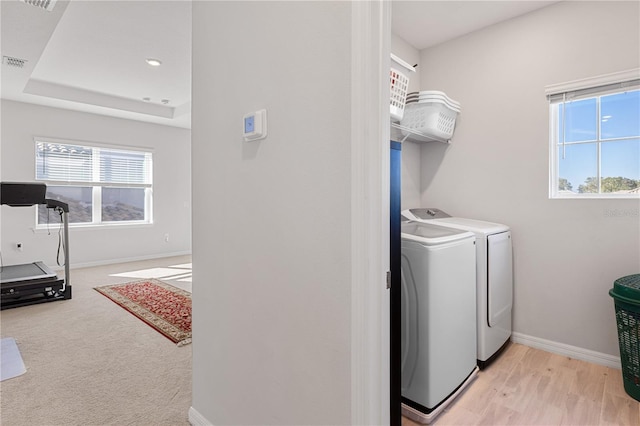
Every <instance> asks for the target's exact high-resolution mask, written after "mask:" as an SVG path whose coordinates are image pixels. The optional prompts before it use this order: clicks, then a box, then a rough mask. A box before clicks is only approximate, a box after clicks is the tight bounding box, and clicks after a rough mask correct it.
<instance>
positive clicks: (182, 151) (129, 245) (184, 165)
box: [1, 100, 191, 268]
mask: <svg viewBox="0 0 640 426" xmlns="http://www.w3.org/2000/svg"><path fill="white" fill-rule="evenodd" d="M1 118H2V153H1V154H2V167H1V171H2V175H1V176H2V181H14V182H33V181H34V180H35V179H34V177H35V144H34V137H35V136H40V137H49V138H55V139H62V140H69V141H80V142H89V143H91V142H96V143H101V144H114V145H120V146H122V145H124V146H129V147H138V146H139V147H145V148H152V149H153V162H154V164H153V173H154V176H153V177H154V182H153V183H154V188H153V205H154V211H153V215H154V223H153V225H143V226H140V225H138V226H120V227H103V228H99V227H91V228H87V229H79V228H73V227H72V228H70V235H69V243H70V244H69V248H70V254H69V257H70V261H71V262H70V263H71V267H72V268H73V267H75V266H78V265H90V264H100V263H110V262H116V261H126V260H130V259H131V260H133V259H140V258H148V257H161V256H168V255H172V254H178V253H183V254H184V253H188V252H190V251H191V174H190V172H191V166H190V161H191V158H190V157H191V140H190V138H191V132H190V131H189V130H185V129H180V128H175V127H168V126H161V125H157V124H149V123H143V122H138V121H132V120H125V119H119V118H113V117H106V116H100V115H95V114H86V113H81V112H76V111H69V110H64V109H58V108H50V107H44V106H37V105H31V104H26V103H21V102H14V101H7V100H2V117H1ZM34 226H35V207H27V208H15V207H8V206H2V228H1V229H2V257H3V261H4V264H5V265H11V264H16V263H27V262H33V261H36V260H42V261H44V262H45V263H46V264H48V265H50V266H55V264H56V248H57V243H58V237H57V229H58V228H57V227H53V226H52V230H51V235H48V233H47V232H46V231H36V232H35V233H34V232H33V228H34ZM165 234H169V242H168V243H167V242H165V241H164V235H165ZM17 242H21V243H23V248H24V249H23V251H22V252H18V251H17V250H16V249H15V244H16V243H17Z"/></svg>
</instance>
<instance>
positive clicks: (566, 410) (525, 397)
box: [402, 343, 640, 426]
mask: <svg viewBox="0 0 640 426" xmlns="http://www.w3.org/2000/svg"><path fill="white" fill-rule="evenodd" d="M431 424H432V425H436V426H443V425H492V426H493V425H518V426H519V425H541V426H542V425H544V426H547V425H579V426H587V425H589V426H590V425H616V426H627V425H628V426H637V425H640V403H638V402H637V401H636V400H634V399H633V398H631V397H630V396H629V395H627V393H626V392H625V390H624V388H623V385H622V375H621V372H620V370H617V369H613V368H608V367H603V366H601V365H596V364H591V363H588V362H584V361H579V360H576V359H572V358H568V357H566V356H561V355H556V354H552V353H549V352H545V351H541V350H538V349H533V348H530V347H527V346H523V345H519V344H515V343H511V344H510V345H509V346H508V347H507V348H506V350H505V352H504V353H503V354H502V355H501V356H500V357H499V358H498V359H497V360H496V361H495V362H494V363H493V364H492V365H490V366H489V367H487V368H486V369H484V370H482V371H480V372H479V374H478V377H477V378H476V379H475V381H474V382H473V383H471V385H470V387H469V388H468V389H467V390H466V391H465V392H463V393H462V394H461V395H460V396H458V398H457V399H456V400H455V401H453V403H452V404H451V405H450V406H449V407H448V408H447V409H446V410H445V411H443V412H442V413H441V414H440V416H438V417H436V419H435V420H434V421H433V422H432V423H431ZM402 425H403V426H414V425H418V423H415V422H413V421H411V420H409V419H407V418H404V417H403V419H402Z"/></svg>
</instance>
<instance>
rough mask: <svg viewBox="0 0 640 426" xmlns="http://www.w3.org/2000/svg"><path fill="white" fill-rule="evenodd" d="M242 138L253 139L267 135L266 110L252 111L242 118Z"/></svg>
mask: <svg viewBox="0 0 640 426" xmlns="http://www.w3.org/2000/svg"><path fill="white" fill-rule="evenodd" d="M242 124H243V127H242V136H243V137H244V140H245V141H247V142H249V141H255V140H258V139H264V138H266V137H267V110H266V109H261V110H260V111H256V112H252V113H250V114H247V115H245V116H244V117H243V118H242Z"/></svg>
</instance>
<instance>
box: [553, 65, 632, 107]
mask: <svg viewBox="0 0 640 426" xmlns="http://www.w3.org/2000/svg"><path fill="white" fill-rule="evenodd" d="M638 88H640V69H638V68H636V69H632V70H627V71H621V72H615V73H611V74H605V75H600V76H597V77H591V78H585V79H581V80H575V81H569V82H566V83H559V84H552V85H549V86H547V87H545V94H546V95H547V99H548V100H549V102H551V103H558V102H565V101H572V100H576V99H582V98H586V97H593V96H600V95H606V94H608V93H612V92H620V91H624V90H636V89H638Z"/></svg>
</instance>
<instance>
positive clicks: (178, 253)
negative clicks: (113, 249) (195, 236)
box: [53, 250, 191, 271]
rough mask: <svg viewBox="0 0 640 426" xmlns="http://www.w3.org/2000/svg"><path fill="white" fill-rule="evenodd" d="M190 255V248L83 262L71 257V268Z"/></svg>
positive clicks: (56, 268) (57, 269) (59, 268)
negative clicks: (74, 260)
mask: <svg viewBox="0 0 640 426" xmlns="http://www.w3.org/2000/svg"><path fill="white" fill-rule="evenodd" d="M187 255H191V250H187V251H176V252H172V253H158V254H150V255H145V256H135V257H125V258H121V259H106V260H97V261H95V262H84V263H75V262H73V258H72V259H71V269H72V270H73V269H76V268H92V267H94V266H105V265H114V264H116V263H127V262H138V261H141V260H152V259H163V258H165V257H175V256H187ZM53 269H54V270H55V271H62V270H64V267H58V266H56V267H55V268H53Z"/></svg>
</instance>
